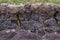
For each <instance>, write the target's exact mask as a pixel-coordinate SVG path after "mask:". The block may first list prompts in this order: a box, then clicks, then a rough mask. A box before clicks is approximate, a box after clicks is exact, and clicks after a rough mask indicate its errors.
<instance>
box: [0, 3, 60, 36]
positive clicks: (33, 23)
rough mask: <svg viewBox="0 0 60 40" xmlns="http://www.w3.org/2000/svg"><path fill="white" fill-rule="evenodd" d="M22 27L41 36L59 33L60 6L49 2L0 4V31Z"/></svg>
mask: <svg viewBox="0 0 60 40" xmlns="http://www.w3.org/2000/svg"><path fill="white" fill-rule="evenodd" d="M17 28H19V29H23V30H27V31H30V32H33V33H36V34H39V35H41V36H43V35H44V34H46V33H52V32H58V33H60V6H59V5H57V4H49V3H45V4H43V3H36V4H26V5H23V4H21V5H11V4H6V3H2V4H0V31H1V30H5V29H17Z"/></svg>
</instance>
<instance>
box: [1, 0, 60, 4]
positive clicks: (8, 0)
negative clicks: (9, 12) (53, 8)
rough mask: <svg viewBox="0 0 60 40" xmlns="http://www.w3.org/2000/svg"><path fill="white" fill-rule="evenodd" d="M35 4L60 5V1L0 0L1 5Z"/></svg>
mask: <svg viewBox="0 0 60 40" xmlns="http://www.w3.org/2000/svg"><path fill="white" fill-rule="evenodd" d="M35 2H42V3H47V2H49V3H56V4H60V0H0V3H12V4H20V3H24V4H25V3H35Z"/></svg>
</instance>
